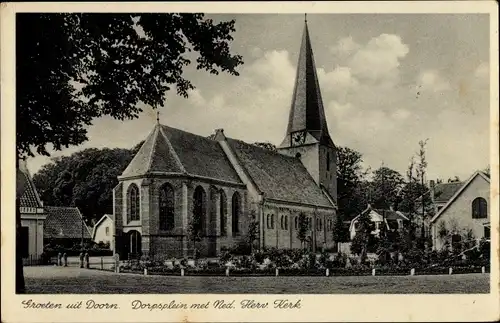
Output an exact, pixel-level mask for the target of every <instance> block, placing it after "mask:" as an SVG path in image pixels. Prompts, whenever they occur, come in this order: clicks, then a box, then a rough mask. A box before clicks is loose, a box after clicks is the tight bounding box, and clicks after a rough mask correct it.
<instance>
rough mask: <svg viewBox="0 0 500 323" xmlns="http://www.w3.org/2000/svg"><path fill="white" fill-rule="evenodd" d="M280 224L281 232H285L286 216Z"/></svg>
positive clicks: (282, 217)
mask: <svg viewBox="0 0 500 323" xmlns="http://www.w3.org/2000/svg"><path fill="white" fill-rule="evenodd" d="M280 222H281V225H280V227H281V230H285V216H284V215H282V216H281V219H280Z"/></svg>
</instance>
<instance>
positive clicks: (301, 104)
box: [281, 22, 333, 147]
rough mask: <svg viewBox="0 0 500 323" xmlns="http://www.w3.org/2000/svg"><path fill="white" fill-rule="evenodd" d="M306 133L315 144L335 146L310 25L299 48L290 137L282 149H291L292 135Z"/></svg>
mask: <svg viewBox="0 0 500 323" xmlns="http://www.w3.org/2000/svg"><path fill="white" fill-rule="evenodd" d="M304 130H305V131H307V132H308V133H309V134H311V135H312V136H313V137H314V139H315V140H317V141H319V142H321V143H324V144H328V145H331V146H333V142H332V139H331V138H330V135H329V133H328V126H327V122H326V116H325V111H324V108H323V99H322V97H321V91H320V86H319V82H318V76H317V74H316V66H315V63H314V55H313V51H312V46H311V39H310V37H309V30H308V27H307V22H306V23H305V25H304V31H303V35H302V44H301V46H300V54H299V60H298V64H297V73H296V76H295V86H294V90H293V97H292V104H291V108H290V114H289V119H288V127H287V136H286V137H285V140H284V142H283V143H282V145H281V146H282V147H286V146H290V141H289V138H290V134H291V133H293V132H296V131H304Z"/></svg>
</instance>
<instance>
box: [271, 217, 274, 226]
mask: <svg viewBox="0 0 500 323" xmlns="http://www.w3.org/2000/svg"><path fill="white" fill-rule="evenodd" d="M271 229H274V214H271Z"/></svg>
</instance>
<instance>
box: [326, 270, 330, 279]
mask: <svg viewBox="0 0 500 323" xmlns="http://www.w3.org/2000/svg"><path fill="white" fill-rule="evenodd" d="M328 276H330V269H328V268H326V277H328Z"/></svg>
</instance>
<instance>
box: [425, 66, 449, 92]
mask: <svg viewBox="0 0 500 323" xmlns="http://www.w3.org/2000/svg"><path fill="white" fill-rule="evenodd" d="M417 84H418V87H419V89H421V90H423V91H431V92H443V91H448V90H450V89H451V86H450V83H449V82H448V81H447V80H445V79H444V78H443V77H442V76H441V75H440V74H439V72H438V71H436V70H425V71H423V72H421V73H420V75H419V76H418V79H417Z"/></svg>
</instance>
